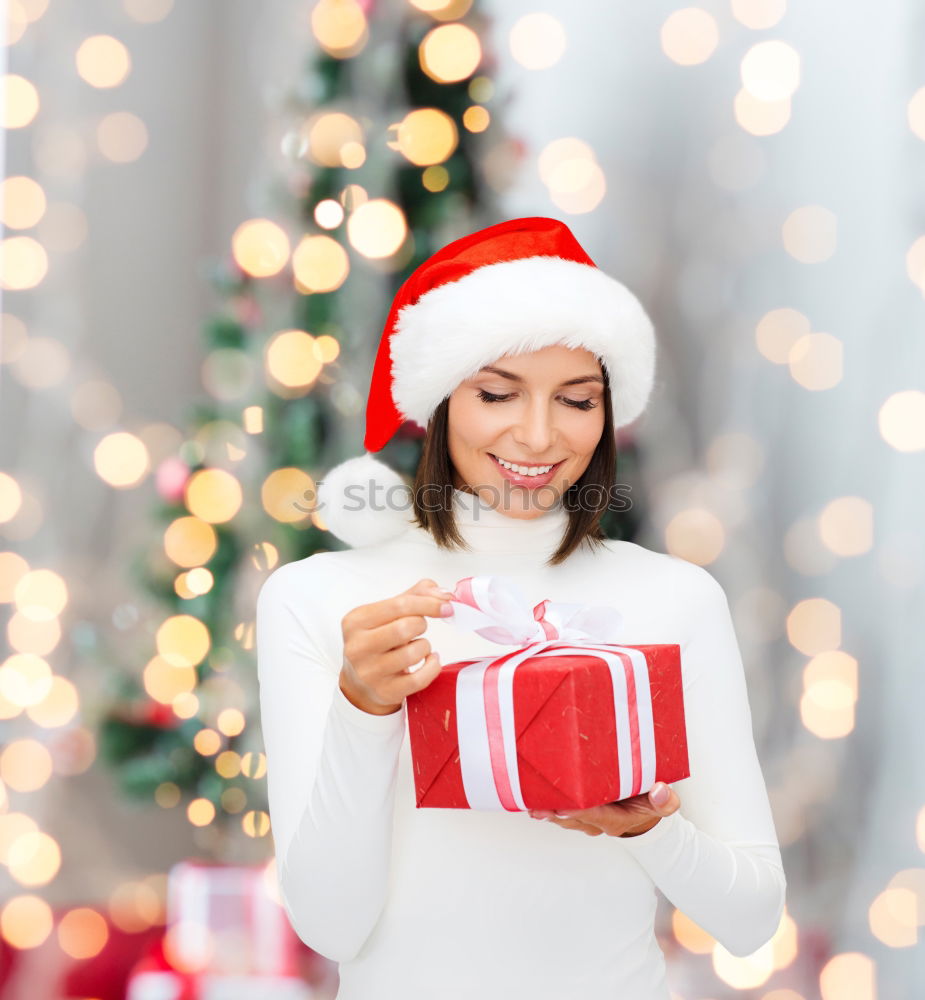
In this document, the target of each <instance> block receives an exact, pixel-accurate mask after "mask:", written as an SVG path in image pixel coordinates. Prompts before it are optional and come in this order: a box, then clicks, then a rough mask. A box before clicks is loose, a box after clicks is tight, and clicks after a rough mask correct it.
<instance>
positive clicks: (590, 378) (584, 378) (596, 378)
mask: <svg viewBox="0 0 925 1000" xmlns="http://www.w3.org/2000/svg"><path fill="white" fill-rule="evenodd" d="M482 372H492V373H493V374H494V375H500V376H501V377H502V378H508V379H510V380H511V381H512V382H523V379H522V378H521V377H520V376H519V375H517V374H515V373H514V372H508V371H505V370H504V369H503V368H495V367H494V365H485V366H484V367H483V368H480V369H479V374H481V373H482ZM582 382H600V384H601V385H603V384H604V377H603V376H602V375H579V376H578V377H577V378H570V379H567V380H566V381H565V382H560V383H559V385H560V386H563V385H580V384H581V383H582Z"/></svg>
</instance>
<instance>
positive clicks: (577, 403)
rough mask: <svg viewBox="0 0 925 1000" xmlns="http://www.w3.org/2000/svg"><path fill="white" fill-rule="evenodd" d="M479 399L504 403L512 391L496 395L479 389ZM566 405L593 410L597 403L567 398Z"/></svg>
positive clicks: (576, 408)
mask: <svg viewBox="0 0 925 1000" xmlns="http://www.w3.org/2000/svg"><path fill="white" fill-rule="evenodd" d="M478 394H479V399H481V400H482V402H484V403H503V402H504V401H505V400H507V399H510V398H511V393H507V395H504V396H496V395H495V394H494V393H493V392H487V391H486V390H485V389H479V391H478ZM565 405H566V406H571V407H572V409H574V410H593V409H594V407H595V406H597V403H595V402H593V401H592V400H590V399H581V400H578V399H567V400H565Z"/></svg>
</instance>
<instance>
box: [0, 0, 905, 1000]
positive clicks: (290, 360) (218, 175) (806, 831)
mask: <svg viewBox="0 0 925 1000" xmlns="http://www.w3.org/2000/svg"><path fill="white" fill-rule="evenodd" d="M4 17H5V20H3V21H2V23H0V31H2V32H5V37H4V38H3V39H2V41H3V42H4V44H0V59H2V60H4V63H5V65H4V66H2V67H0V72H2V73H3V88H4V98H3V100H2V102H0V115H2V124H3V126H4V132H3V135H2V143H3V146H2V150H0V156H2V161H3V171H2V172H3V177H4V180H3V185H2V190H0V199H2V208H0V222H2V225H3V234H2V241H0V313H2V333H0V362H2V363H0V602H2V604H0V613H2V616H3V617H2V624H3V630H4V635H3V639H2V642H3V648H2V652H0V657H2V658H0V862H2V867H0V997H2V1000H14V998H17V1000H18V998H28V1000H58V998H64V997H73V998H88V997H96V998H98V1000H109V998H112V1000H118V998H120V997H123V996H126V995H128V996H130V997H131V1000H151V998H154V997H159V998H164V1000H166V998H168V997H181V996H183V997H192V996H194V995H205V993H204V992H203V990H204V987H203V982H204V980H203V978H202V977H203V975H204V972H203V970H204V969H206V970H212V972H213V974H222V975H224V976H226V977H228V976H230V975H231V974H234V975H237V976H239V977H240V976H250V977H257V976H259V977H262V978H260V979H259V980H258V979H257V978H250V979H239V980H237V983H238V985H237V987H235V988H237V989H239V990H240V994H239V993H235V992H233V990H232V986H229V985H228V984H229V983H230V980H227V979H226V980H225V981H224V982H225V987H224V988H225V989H226V992H225V993H222V994H221V995H222V996H223V997H231V996H238V995H241V996H248V997H255V996H261V997H262V996H266V997H287V998H293V1000H304V998H308V997H315V998H321V997H330V996H332V995H333V991H334V988H335V985H336V974H335V973H334V971H333V970H332V968H331V967H330V965H329V963H327V962H325V961H323V960H320V959H319V957H318V956H314V955H312V954H311V953H310V952H308V951H307V950H305V949H304V948H299V947H298V946H297V945H296V944H295V943H294V942H290V943H291V944H292V948H291V949H290V948H289V946H288V945H286V946H285V947H284V946H283V945H280V948H279V953H278V954H277V953H276V952H274V953H273V954H269V953H268V952H267V951H266V949H259V948H256V947H253V950H252V946H254V942H256V941H257V940H258V938H259V935H261V934H263V935H269V937H270V939H272V940H276V941H284V942H285V938H284V936H283V935H282V932H281V931H280V928H279V925H278V924H277V921H278V920H279V918H280V914H281V910H280V909H279V907H278V906H277V904H276V903H275V902H274V897H275V887H274V871H273V865H272V862H271V861H270V859H271V856H272V840H271V838H272V830H271V829H270V825H269V818H268V816H267V813H266V798H265V790H264V784H263V775H264V771H265V762H264V759H263V757H262V753H261V739H260V733H259V724H258V723H259V720H258V719H257V715H256V686H255V665H254V650H253V639H254V633H253V619H254V600H255V596H256V593H257V591H258V590H259V586H260V584H261V582H262V581H263V579H265V577H266V575H267V573H268V572H269V571H270V570H271V569H272V568H273V567H274V566H276V565H278V564H279V563H280V562H285V561H289V560H291V559H295V558H301V557H302V556H304V555H307V554H309V553H311V552H314V551H317V550H319V549H323V548H337V547H339V546H338V543H337V542H336V540H335V539H333V538H332V537H331V536H330V535H329V534H328V533H327V532H325V530H324V524H323V521H322V520H321V519H320V518H319V517H318V516H317V515H314V516H313V515H312V514H311V503H310V500H311V496H312V490H313V487H314V483H315V482H316V481H317V480H318V479H320V478H323V475H324V473H325V471H326V470H327V469H328V468H330V467H331V466H332V465H333V464H335V463H336V462H337V461H338V460H339V459H340V458H342V457H344V456H347V455H353V454H358V453H359V452H360V451H361V441H362V413H363V403H364V399H365V392H366V387H367V384H368V378H369V372H370V370H371V363H372V357H373V354H374V351H375V348H376V346H377V343H378V336H379V333H380V330H381V327H382V323H383V321H384V318H385V313H386V310H387V307H388V303H389V301H390V300H391V296H392V295H393V294H394V291H395V290H396V288H397V287H398V284H400V282H401V281H402V280H403V278H404V277H405V276H406V275H407V274H408V273H410V271H411V270H412V269H413V267H414V266H416V264H417V263H419V262H420V261H421V260H422V259H425V258H426V257H427V256H429V255H430V254H431V253H433V252H434V251H435V250H436V249H438V248H439V247H441V246H443V245H444V244H445V243H447V242H449V241H450V240H451V239H454V238H456V237H457V236H459V235H462V234H464V233H466V232H469V231H472V230H473V229H476V228H480V227H482V226H484V225H488V224H490V223H492V222H496V221H500V220H501V219H504V218H510V217H513V216H517V215H552V216H556V217H558V218H561V219H563V220H564V221H565V222H567V223H568V225H569V226H570V227H571V228H572V229H573V231H574V232H575V234H576V235H577V236H578V238H579V240H580V241H581V242H582V244H583V245H584V246H585V247H586V248H587V250H588V252H589V253H590V254H591V256H592V257H593V258H594V260H595V261H596V263H597V264H598V265H599V266H601V267H602V268H603V269H604V270H606V271H608V272H609V273H611V274H613V275H614V276H616V277H618V278H619V279H620V280H622V281H624V282H625V283H626V284H627V285H629V287H630V288H631V289H633V291H634V292H635V293H636V294H637V295H638V296H639V297H640V299H641V300H642V301H643V302H644V304H645V305H646V307H647V308H648V309H649V311H650V312H651V314H652V316H653V318H654V320H655V322H656V326H657V330H658V336H659V347H660V362H659V376H658V384H657V388H656V392H655V394H654V396H653V400H652V403H651V405H650V407H649V411H648V412H647V414H646V415H645V416H644V417H643V418H642V419H641V420H640V421H638V423H637V425H636V426H634V427H633V428H631V429H630V432H629V433H626V434H624V435H621V439H620V445H621V455H622V458H621V462H622V464H621V469H620V478H621V479H622V480H623V481H625V482H629V483H630V484H631V485H632V487H633V496H634V506H633V509H632V510H631V511H630V512H629V514H628V515H625V516H623V517H621V518H619V519H614V520H613V521H612V522H611V523H610V526H609V527H610V530H611V531H612V532H613V533H614V534H615V535H620V536H622V537H628V538H633V539H634V540H636V541H638V542H640V543H642V544H644V545H647V546H649V547H651V548H654V549H658V550H662V551H669V552H672V553H674V554H677V555H680V556H682V557H683V558H686V559H689V560H691V561H693V562H696V563H699V564H701V565H704V566H706V567H707V568H708V569H709V570H710V572H712V573H713V574H714V575H715V576H716V577H717V579H718V580H719V581H720V582H721V583H722V585H723V586H724V588H725V590H726V593H727V595H728V596H729V600H730V605H731V607H732V609H733V613H734V618H735V622H736V627H737V632H738V636H739V640H740V644H741V647H742V651H743V655H744V658H745V663H746V669H747V673H748V683H749V692H750V698H751V705H752V713H753V723H754V732H755V737H756V741H757V744H758V749H759V755H760V758H761V762H762V766H763V768H764V773H765V777H766V780H767V783H768V787H769V791H770V794H771V798H772V804H773V808H774V815H775V820H776V824H777V829H778V834H779V837H780V841H781V846H782V849H783V854H784V865H785V869H786V872H787V875H788V880H789V891H788V905H787V911H786V914H785V916H784V919H783V921H782V923H781V926H780V929H779V931H778V934H777V935H776V937H775V939H774V940H773V942H771V943H770V944H768V945H767V946H766V947H765V948H762V949H761V950H760V951H759V952H756V953H755V954H754V955H752V956H750V957H748V958H735V957H733V956H731V955H729V954H728V953H727V952H726V951H725V949H723V948H722V947H721V946H720V945H718V944H716V943H715V942H714V941H712V940H711V939H710V938H709V937H708V936H707V935H706V934H705V933H704V932H702V931H701V930H700V929H699V928H697V927H695V926H694V925H693V924H691V922H690V921H689V920H688V919H687V918H686V917H684V916H683V915H682V914H680V913H678V912H675V911H674V910H673V908H672V907H671V906H670V905H669V904H668V903H667V901H666V900H664V899H662V900H661V902H660V911H659V937H660V942H661V944H662V947H663V949H664V951H665V952H666V955H667V957H668V964H669V981H670V982H671V984H672V988H673V991H674V994H675V997H676V1000H720V998H732V997H743V998H755V1000H814V998H816V997H821V998H823V1000H875V998H880V1000H893V998H894V997H895V998H899V997H903V998H905V997H912V996H917V995H919V993H920V992H921V991H922V990H923V988H925V950H923V948H922V941H921V938H920V934H921V928H922V926H923V925H925V863H923V862H925V859H923V852H925V769H923V766H922V760H923V756H925V755H923V749H925V747H923V740H922V736H921V733H922V724H921V719H920V715H921V711H922V708H921V706H922V705H923V704H925V671H923V669H922V654H923V646H922V643H921V640H920V636H919V630H920V623H921V621H922V620H923V619H925V600H923V594H925V533H923V529H922V523H921V509H922V497H923V491H925V338H923V336H922V324H923V319H925V308H923V293H925V235H923V234H925V197H923V195H922V188H921V176H922V170H923V168H925V146H923V141H925V70H923V68H922V67H923V65H925V63H923V60H922V55H923V51H922V49H923V46H922V41H921V39H922V38H923V37H925V35H923V28H925V20H923V14H922V12H921V10H920V9H919V8H918V5H917V4H915V3H913V2H911V0H885V2H883V3H881V4H879V5H878V6H877V8H876V10H874V9H872V8H870V7H869V6H867V7H864V6H862V5H855V6H852V5H845V4H834V3H831V2H826V0H809V2H805V3H801V4H796V3H789V4H788V3H787V0H723V2H719V0H716V2H712V0H710V2H702V3H700V4H699V5H698V6H696V7H683V8H682V7H681V5H680V4H678V3H671V2H667V0H648V2H647V3H645V4H638V3H631V2H628V0H619V2H614V3H607V4H603V3H600V2H596V0H571V2H570V3H568V4H552V3H546V4H538V3H535V2H534V3H529V2H526V0H504V2H501V0H480V2H477V0H321V2H297V0H262V2H261V3H260V4H259V5H258V4H254V3H250V2H245V0H197V2H195V3H174V2H173V0H121V2H120V0H106V2H105V3H104V2H98V3H80V4H63V3H56V2H54V0H9V3H8V4H7V5H6V9H5V13H4ZM419 440H420V436H419V431H418V429H417V428H415V427H414V426H413V425H409V426H408V427H407V428H406V430H405V433H404V434H403V435H402V436H401V437H400V439H398V440H396V441H394V442H392V443H391V444H390V445H389V449H388V455H387V456H386V458H387V460H388V462H389V464H391V465H393V466H394V467H398V468H401V469H402V470H403V471H404V472H405V473H406V474H410V473H411V472H413V468H414V465H415V463H416V461H417V455H418V448H419ZM717 725H722V720H721V719H717ZM682 808H683V804H682ZM190 859H198V860H199V861H208V862H211V865H210V866H208V867H204V866H202V865H196V864H188V863H187V864H184V862H187V861H189V860H190ZM216 900H218V901H220V903H221V905H220V906H218V908H217V909H216V910H214V911H213V910H211V909H210V908H209V907H210V905H211V904H212V903H215V901H216ZM210 901H211V902H210ZM218 914H224V916H223V917H221V919H224V921H225V924H224V925H223V926H219V924H218V921H219V919H220V917H219V915H218ZM203 922H205V923H207V924H208V925H209V927H210V928H211V932H212V933H213V935H214V936H213V937H212V938H211V939H210V938H208V936H203V934H202V933H201V930H200V931H199V932H196V927H197V926H198V927H200V929H201V927H202V925H203ZM261 940H262V939H261ZM132 969H134V972H133V973H132V974H131V975H130V972H131V970H132ZM272 977H275V978H272ZM184 990H185V991H186V992H183V991H184ZM259 991H263V992H259Z"/></svg>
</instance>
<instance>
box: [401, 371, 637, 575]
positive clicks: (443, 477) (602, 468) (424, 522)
mask: <svg viewBox="0 0 925 1000" xmlns="http://www.w3.org/2000/svg"><path fill="white" fill-rule="evenodd" d="M601 369H602V371H603V374H604V393H603V403H604V430H603V432H602V433H601V439H600V441H598V443H597V447H596V448H595V449H594V454H593V455H592V456H591V461H590V462H589V463H588V467H587V469H585V471H584V472H583V473H582V475H581V476H580V478H579V479H578V481H577V482H575V483H573V484H572V485H571V486H570V487H569V488H568V489H567V490H566V491H565V494H564V495H563V497H562V504H563V506H564V508H565V509H566V511H567V512H568V525H567V527H566V529H565V533H564V536H563V538H562V541H561V542H560V544H559V547H558V548H557V549H556V551H555V552H553V553H552V555H551V556H550V557H549V560H548V563H547V565H549V566H557V565H558V564H559V563H562V562H564V561H565V560H566V559H567V558H568V557H569V556H570V555H571V554H572V553H573V552H574V551H575V550H576V549H577V548H579V546H580V545H581V544H582V543H583V542H585V541H587V543H588V545H589V547H592V548H593V547H600V546H601V544H602V542H603V541H604V540H605V539H606V538H607V535H605V534H604V532H603V530H602V529H601V526H600V521H601V518H602V517H603V515H604V512H605V511H606V510H607V507H608V504H609V501H610V495H611V489H612V487H613V486H614V483H615V480H616V471H617V442H616V430H615V428H614V425H613V407H612V405H611V399H610V379H609V377H608V374H607V368H606V366H605V365H604V364H603V362H602V363H601ZM449 407H450V399H449V396H447V397H445V398H444V399H443V400H442V401H441V403H440V404H439V406H438V407H437V409H436V410H435V411H434V413H433V416H431V418H430V420H429V421H428V422H427V434H426V436H425V437H424V445H423V451H422V453H421V461H420V463H419V464H418V468H417V473H416V475H415V477H414V487H413V489H412V494H411V500H412V505H413V507H414V515H415V520H416V522H417V524H418V526H419V527H421V528H424V529H426V530H427V531H429V532H430V533H431V535H433V537H434V540H435V541H436V543H437V545H439V546H440V547H441V548H443V549H453V548H457V549H462V548H465V547H466V542H465V540H464V539H463V537H462V535H461V534H460V532H459V527H458V526H457V524H456V517H455V514H454V512H453V509H452V506H451V504H450V499H451V497H452V495H453V489H454V487H453V464H452V462H451V461H450V451H449V445H448V440H447V425H448V420H449V417H448V414H449ZM441 494H442V497H443V502H440V503H437V502H435V500H436V497H437V496H439V495H441ZM579 497H581V498H582V501H583V502H581V503H576V502H575V501H576V500H577V499H578V498H579ZM425 498H426V499H427V501H428V502H427V504H426V505H425V502H424V500H425ZM589 501H590V502H589Z"/></svg>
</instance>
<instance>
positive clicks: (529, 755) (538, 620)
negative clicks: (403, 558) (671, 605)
mask: <svg viewBox="0 0 925 1000" xmlns="http://www.w3.org/2000/svg"><path fill="white" fill-rule="evenodd" d="M454 593H455V598H454V602H453V606H454V620H455V622H456V623H457V624H458V625H460V626H461V627H462V628H467V629H471V630H473V631H475V632H477V633H478V634H480V635H482V636H484V637H485V638H488V639H491V640H493V641H495V642H500V643H505V644H507V645H514V646H516V647H517V648H516V649H514V650H513V651H510V652H506V653H504V654H502V655H500V656H497V657H480V658H478V659H472V660H463V661H459V662H456V663H450V664H447V665H445V666H444V667H443V668H442V670H441V671H440V674H439V675H438V676H437V677H436V678H435V679H434V680H433V681H432V682H431V683H430V684H429V685H428V686H427V687H426V688H425V689H424V690H422V691H418V692H416V693H415V694H412V695H409V696H408V698H407V699H406V703H407V707H408V728H409V735H410V740H411V756H412V765H413V769H414V782H415V792H416V802H417V806H418V807H419V808H426V807H430V808H450V809H482V810H502V809H503V810H508V811H524V810H527V809H552V810H560V809H589V808H592V807H594V806H598V805H603V804H605V803H609V802H617V801H620V800H621V799H627V798H631V797H632V796H634V795H641V794H644V793H645V792H647V791H648V790H649V789H650V788H651V787H652V785H654V784H655V783H656V782H657V781H663V782H666V783H670V782H673V781H680V780H681V779H682V778H686V777H688V776H689V775H690V767H689V761H688V753H687V733H686V728H685V721H684V696H683V687H682V675H681V650H680V647H679V646H678V645H677V644H672V643H666V644H651V645H637V646H631V645H623V644H621V643H619V642H618V641H616V640H617V639H618V638H619V637H620V636H621V635H622V632H623V620H622V616H621V615H620V613H619V612H618V611H616V610H615V609H613V608H600V607H585V606H583V605H575V604H563V603H555V602H552V601H541V602H540V603H539V604H537V605H536V606H535V607H534V608H531V607H530V606H529V605H528V604H527V602H526V601H525V600H524V598H523V595H522V594H521V593H520V591H519V590H518V588H517V587H516V586H515V585H514V584H513V582H512V581H509V580H506V579H504V578H501V577H494V576H490V577H467V578H466V579H464V580H461V581H459V583H458V584H457V585H456V589H455V592H454Z"/></svg>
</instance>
